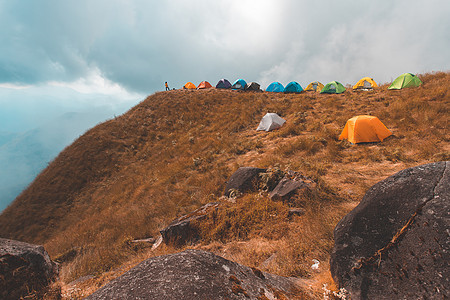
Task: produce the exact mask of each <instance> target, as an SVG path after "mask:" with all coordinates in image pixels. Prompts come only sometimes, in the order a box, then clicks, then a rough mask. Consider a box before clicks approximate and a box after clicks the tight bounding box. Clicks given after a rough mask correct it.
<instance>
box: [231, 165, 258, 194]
mask: <svg viewBox="0 0 450 300" xmlns="http://www.w3.org/2000/svg"><path fill="white" fill-rule="evenodd" d="M265 171H266V170H265V169H260V168H253V167H241V168H239V169H237V171H236V172H234V173H233V175H231V177H230V179H229V180H228V182H227V186H226V187H225V196H227V197H230V193H231V192H232V191H239V192H240V193H245V192H251V191H256V190H257V189H258V182H259V180H260V178H259V174H260V173H263V172H265Z"/></svg>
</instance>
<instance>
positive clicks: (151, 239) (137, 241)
mask: <svg viewBox="0 0 450 300" xmlns="http://www.w3.org/2000/svg"><path fill="white" fill-rule="evenodd" d="M155 241H156V239H155V238H152V237H150V238H146V239H137V240H132V241H131V243H134V244H137V243H149V244H153V243H155Z"/></svg>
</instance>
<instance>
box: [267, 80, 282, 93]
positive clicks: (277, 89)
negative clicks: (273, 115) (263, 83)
mask: <svg viewBox="0 0 450 300" xmlns="http://www.w3.org/2000/svg"><path fill="white" fill-rule="evenodd" d="M266 92H272V93H282V92H284V86H283V85H282V84H281V83H279V82H278V81H275V82H272V83H271V84H269V86H268V87H267V89H266Z"/></svg>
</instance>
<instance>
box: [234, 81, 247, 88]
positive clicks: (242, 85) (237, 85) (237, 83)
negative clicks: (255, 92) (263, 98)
mask: <svg viewBox="0 0 450 300" xmlns="http://www.w3.org/2000/svg"><path fill="white" fill-rule="evenodd" d="M246 84H247V82H245V80H244V79H238V80H236V81H235V82H234V83H233V85H232V86H231V88H232V89H233V90H243V89H244V88H245V85H246Z"/></svg>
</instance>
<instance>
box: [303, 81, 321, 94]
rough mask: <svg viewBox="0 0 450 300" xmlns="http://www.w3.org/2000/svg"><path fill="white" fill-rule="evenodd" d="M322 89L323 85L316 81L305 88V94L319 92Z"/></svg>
mask: <svg viewBox="0 0 450 300" xmlns="http://www.w3.org/2000/svg"><path fill="white" fill-rule="evenodd" d="M322 89H323V84H322V83H320V82H318V81H313V82H311V83H310V84H308V86H307V87H306V88H305V91H306V92H320V91H321V90H322Z"/></svg>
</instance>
